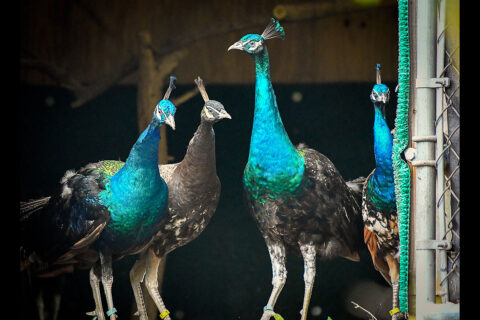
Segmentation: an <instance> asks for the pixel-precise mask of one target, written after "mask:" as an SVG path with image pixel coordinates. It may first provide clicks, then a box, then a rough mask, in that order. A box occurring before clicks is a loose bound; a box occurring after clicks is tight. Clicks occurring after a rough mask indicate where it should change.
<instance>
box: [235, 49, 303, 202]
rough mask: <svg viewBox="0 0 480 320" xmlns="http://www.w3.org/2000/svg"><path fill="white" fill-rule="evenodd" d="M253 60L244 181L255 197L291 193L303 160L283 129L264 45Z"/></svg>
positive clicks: (301, 170)
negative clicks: (251, 112) (250, 123)
mask: <svg viewBox="0 0 480 320" xmlns="http://www.w3.org/2000/svg"><path fill="white" fill-rule="evenodd" d="M254 58H255V68H256V82H255V112H254V119H253V128H252V137H251V140H250V152H249V157H248V163H247V166H246V168H245V173H244V182H245V184H246V185H247V187H250V189H251V190H254V191H253V192H254V193H257V194H262V193H264V192H268V193H270V194H271V195H275V194H284V193H292V192H294V191H295V190H296V189H297V188H298V186H299V185H300V182H301V181H302V178H303V171H304V169H305V161H304V158H303V156H302V155H301V154H300V153H299V152H298V151H297V150H296V149H295V147H294V146H293V144H292V142H291V141H290V139H289V137H288V134H287V132H286V131H285V128H284V127H283V123H282V119H281V117H280V113H279V111H278V106H277V101H276V97H275V92H274V90H273V87H272V83H271V80H270V66H269V61H268V53H267V48H266V46H264V50H263V51H262V53H260V54H258V55H255V56H254Z"/></svg>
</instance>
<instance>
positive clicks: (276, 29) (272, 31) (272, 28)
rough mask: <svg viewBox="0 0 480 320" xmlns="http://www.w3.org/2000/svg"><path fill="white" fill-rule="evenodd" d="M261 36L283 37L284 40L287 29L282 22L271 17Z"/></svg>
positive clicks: (266, 38) (267, 38)
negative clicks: (284, 28) (285, 29)
mask: <svg viewBox="0 0 480 320" xmlns="http://www.w3.org/2000/svg"><path fill="white" fill-rule="evenodd" d="M261 36H262V38H263V39H264V40H269V39H275V38H281V39H282V40H283V39H285V31H284V30H283V27H282V26H281V25H280V22H278V21H277V20H275V19H274V18H271V20H270V23H269V24H268V25H267V27H266V28H265V30H264V31H263V33H262V34H261Z"/></svg>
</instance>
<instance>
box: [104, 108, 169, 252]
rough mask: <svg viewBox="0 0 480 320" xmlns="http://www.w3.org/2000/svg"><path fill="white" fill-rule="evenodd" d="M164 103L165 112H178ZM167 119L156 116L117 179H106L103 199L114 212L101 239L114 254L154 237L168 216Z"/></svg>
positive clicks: (119, 171)
mask: <svg viewBox="0 0 480 320" xmlns="http://www.w3.org/2000/svg"><path fill="white" fill-rule="evenodd" d="M160 104H161V108H162V110H164V111H165V112H168V113H174V111H175V109H174V108H175V107H174V106H173V104H171V102H170V101H168V100H162V101H161V103H160ZM164 120H165V117H164V115H162V119H161V120H158V119H157V118H156V117H155V116H154V118H153V120H152V122H151V123H150V125H149V126H148V127H147V128H146V129H145V130H144V131H143V132H142V134H141V135H140V136H139V138H138V140H137V142H136V143H135V145H134V146H133V147H132V150H131V151H130V154H129V156H128V158H127V160H126V162H125V164H124V165H123V166H121V168H120V169H119V170H118V171H117V172H116V173H115V174H114V175H113V176H111V175H108V174H107V175H106V176H105V179H104V183H105V190H103V191H102V192H100V194H99V199H100V201H101V203H102V204H103V205H105V206H106V207H107V208H108V210H109V211H110V222H109V223H108V224H107V226H106V227H105V230H104V231H103V233H102V235H101V237H100V239H101V241H106V242H107V243H108V245H109V247H111V248H112V249H113V250H114V251H116V250H121V247H128V246H132V245H135V244H140V243H142V242H145V241H146V240H148V239H149V238H151V237H152V236H153V235H154V234H155V232H156V226H158V224H159V223H160V221H161V220H162V219H163V218H164V217H165V216H166V209H167V202H168V189H167V185H166V183H165V181H164V180H163V179H162V178H161V177H160V174H159V172H158V145H159V142H160V127H161V126H162V125H163V124H164Z"/></svg>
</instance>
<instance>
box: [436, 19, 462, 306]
mask: <svg viewBox="0 0 480 320" xmlns="http://www.w3.org/2000/svg"><path fill="white" fill-rule="evenodd" d="M448 31H449V30H448V26H447V27H446V29H445V30H444V32H442V33H441V34H440V35H439V38H438V39H437V42H438V41H440V40H441V39H440V37H444V40H445V56H444V59H445V60H444V68H443V70H442V72H441V73H440V77H445V78H448V79H449V82H450V84H449V86H446V87H445V86H443V87H442V88H441V90H442V111H441V112H439V113H437V117H436V122H437V124H438V123H439V121H443V124H442V126H443V150H442V152H441V153H440V154H439V155H437V159H436V160H437V164H438V163H439V160H440V159H439V158H440V157H442V160H443V161H444V166H443V167H444V171H443V173H441V174H442V175H443V177H444V178H443V180H444V181H443V192H441V193H440V195H439V196H437V203H436V205H437V213H439V214H440V215H444V223H445V227H444V230H440V232H441V233H440V234H438V233H437V235H438V236H439V238H438V239H439V240H446V241H448V242H449V243H450V244H451V247H450V249H448V250H446V254H445V251H444V253H442V252H441V251H442V250H437V253H438V254H439V258H440V263H437V272H438V275H439V277H437V279H438V286H437V288H438V287H440V288H443V290H442V292H441V294H440V295H442V296H443V299H442V300H443V302H444V303H445V302H446V301H447V300H448V301H450V302H453V303H459V300H460V71H459V62H460V61H459V58H458V57H459V50H460V44H459V38H458V37H452V36H450V37H445V34H447V33H448ZM438 174H440V172H439V173H438ZM441 206H443V207H441ZM438 219H442V217H441V216H439V217H438ZM442 233H443V234H442ZM442 255H443V256H442ZM442 259H443V263H442V261H441V260H442ZM438 261H439V260H437V262H438Z"/></svg>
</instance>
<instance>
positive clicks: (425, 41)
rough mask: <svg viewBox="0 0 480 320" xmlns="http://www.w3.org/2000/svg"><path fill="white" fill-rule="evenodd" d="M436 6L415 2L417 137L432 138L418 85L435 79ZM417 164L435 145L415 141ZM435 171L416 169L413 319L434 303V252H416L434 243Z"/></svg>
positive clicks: (430, 114)
mask: <svg viewBox="0 0 480 320" xmlns="http://www.w3.org/2000/svg"><path fill="white" fill-rule="evenodd" d="M436 6H437V3H436V1H435V0H419V1H417V79H416V83H417V88H416V107H417V123H416V134H417V136H418V137H432V136H434V135H435V88H433V87H429V86H428V85H421V86H419V83H429V82H430V79H432V78H435V76H436V74H435V65H436V55H435V51H436V34H437V29H436V20H437V16H436ZM416 144H417V160H419V161H429V160H430V161H431V160H434V159H435V158H434V157H435V142H433V141H431V140H429V139H420V140H419V141H417V143H416ZM435 175H436V172H435V167H434V166H431V165H422V166H418V167H417V168H416V177H415V183H416V203H415V207H416V217H415V224H416V232H415V240H416V243H415V255H416V257H415V264H416V279H415V283H416V291H417V292H416V294H417V297H416V304H417V305H416V318H417V319H418V320H425V317H424V315H425V313H426V310H425V309H426V306H427V304H429V303H435V250H433V249H425V248H417V246H418V242H419V241H425V240H427V241H428V240H434V239H435V187H434V186H435V178H436V177H435Z"/></svg>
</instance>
